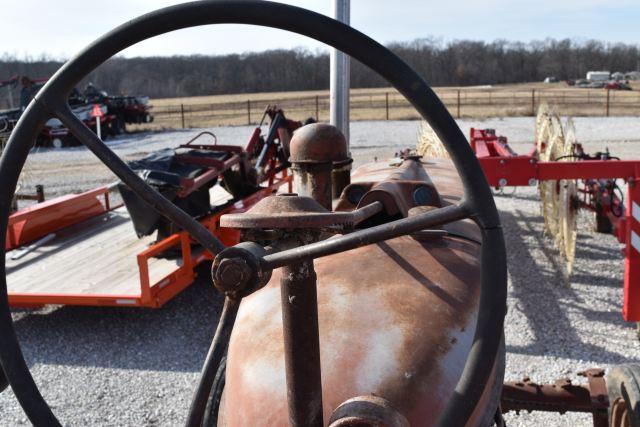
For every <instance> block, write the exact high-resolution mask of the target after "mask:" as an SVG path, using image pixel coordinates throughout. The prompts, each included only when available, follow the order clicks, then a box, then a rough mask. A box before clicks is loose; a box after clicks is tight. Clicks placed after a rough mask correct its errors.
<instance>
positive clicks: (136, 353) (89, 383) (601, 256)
mask: <svg viewBox="0 0 640 427" xmlns="http://www.w3.org/2000/svg"><path fill="white" fill-rule="evenodd" d="M460 126H461V127H462V129H463V131H464V132H465V133H467V132H468V128H469V127H470V126H476V127H493V128H496V129H497V130H498V132H499V133H500V134H504V135H507V136H508V137H509V138H510V141H512V145H513V147H514V148H515V149H516V151H519V152H523V153H524V152H527V151H528V149H529V147H530V142H529V141H530V140H531V139H532V135H533V119H531V118H513V119H495V120H486V121H482V122H478V121H467V120H463V121H460ZM576 128H577V135H578V138H579V139H580V141H581V142H583V143H584V144H585V146H586V148H587V149H588V150H589V151H596V150H601V149H603V148H604V147H605V146H608V147H609V148H610V149H611V151H612V152H613V153H614V154H616V155H619V156H621V157H623V158H631V157H634V154H636V153H637V152H638V150H637V148H635V145H636V144H634V143H635V142H638V141H637V140H636V139H633V138H634V137H635V135H640V132H638V131H640V120H638V119H636V118H633V119H632V118H610V119H605V118H601V119H597V118H590V119H581V118H579V119H577V120H576ZM195 133H196V131H183V132H171V133H167V134H138V135H134V136H131V137H129V138H126V139H122V140H115V141H112V142H111V143H110V144H111V145H112V147H113V148H114V150H115V151H116V152H117V153H118V154H119V155H121V156H123V157H124V158H126V159H130V158H136V157H140V156H142V155H144V154H145V153H146V152H150V151H153V150H156V149H158V148H161V147H169V146H173V145H175V144H176V143H178V142H182V141H185V140H187V139H188V138H189V137H190V136H192V135H195ZM216 133H217V134H218V137H219V139H220V141H221V143H224V144H228V143H230V142H231V141H244V140H245V139H246V137H247V135H249V129H248V128H247V127H236V128H222V129H216ZM417 134H418V123H417V122H409V121H407V122H356V123H353V125H352V151H353V155H354V157H355V159H356V163H357V164H359V163H363V162H365V161H371V160H373V158H374V157H375V156H378V157H379V158H384V157H386V156H387V155H392V154H393V151H394V150H397V149H400V148H404V147H406V146H413V145H415V142H414V141H416V138H417ZM635 157H640V156H637V154H636V155H635ZM61 171H64V174H63V173H61ZM26 178H27V179H25V185H26V186H28V185H31V184H35V183H37V182H43V183H44V184H45V190H46V191H49V193H48V194H56V193H63V192H66V191H69V190H70V189H73V190H81V189H88V188H92V187H93V186H95V185H96V184H97V183H106V182H110V181H112V180H113V177H112V176H110V175H109V173H107V171H105V170H103V169H101V168H99V167H97V166H96V162H95V160H93V159H92V157H91V154H90V153H88V152H86V150H84V149H82V148H73V149H65V150H61V151H50V150H40V151H38V152H37V153H34V154H33V155H32V158H31V159H30V160H29V168H28V173H27V175H26ZM43 178H46V179H47V181H42V179H43ZM496 202H497V204H498V208H499V209H500V212H501V216H502V220H503V224H504V228H505V236H506V243H507V251H508V257H509V259H508V262H509V312H508V317H507V322H506V345H507V352H508V354H507V371H506V378H507V379H510V380H517V379H520V378H521V377H523V376H524V375H528V376H530V377H531V378H532V379H533V380H535V381H540V382H542V381H553V380H554V379H556V378H559V377H567V376H568V377H573V378H575V375H576V373H577V372H579V371H580V370H583V369H586V368H590V367H603V368H608V367H610V366H612V365H615V364H618V363H637V362H638V361H639V358H640V345H639V343H638V340H637V338H636V334H635V327H634V325H631V324H626V323H624V322H623V321H622V318H621V315H620V304H621V301H622V277H623V257H622V255H621V253H620V245H619V244H618V243H617V241H616V240H615V238H613V237H612V236H607V235H599V234H595V233H593V232H592V231H591V228H592V224H591V221H592V218H590V217H589V216H587V215H586V214H585V215H583V216H582V217H581V218H580V226H579V230H580V232H579V235H578V243H577V255H576V263H575V266H574V273H573V276H572V278H571V284H570V285H567V284H566V283H565V281H564V279H563V268H564V267H563V265H562V263H560V262H559V261H558V259H559V257H558V255H557V252H556V251H555V249H554V248H553V244H552V243H551V241H550V240H549V239H547V238H545V237H544V236H543V233H542V226H543V223H542V219H541V217H540V215H539V202H538V197H537V192H536V190H535V189H533V188H521V189H518V190H517V191H516V192H513V193H512V191H511V190H507V191H506V192H505V193H504V194H498V195H496ZM201 277H206V273H205V272H203V274H202V275H201ZM204 282H205V280H201V281H198V283H197V284H196V285H194V286H192V287H190V288H189V289H188V290H186V291H185V292H184V293H183V294H181V295H180V296H178V297H177V298H175V299H174V300H172V301H171V302H170V303H168V304H167V305H166V306H165V307H164V308H163V309H162V310H156V311H154V310H145V309H126V308H87V307H84V308H83V307H49V308H47V309H44V310H40V311H16V313H15V314H14V317H15V326H16V330H17V333H18V335H19V337H20V339H21V342H22V345H23V350H24V352H25V356H26V358H27V361H28V362H29V365H30V367H31V369H32V372H33V374H34V377H35V378H36V381H37V382H38V384H39V386H40V387H41V390H42V392H43V394H44V396H45V398H46V399H47V400H48V401H49V403H50V404H51V405H52V407H53V410H54V412H55V413H56V414H57V415H58V416H59V417H60V418H61V419H62V420H63V423H64V424H65V425H74V426H76V425H77V426H88V425H131V426H134V425H135V426H139V425H180V424H181V423H182V422H183V421H184V417H185V414H186V410H187V407H188V403H189V398H190V396H191V393H192V389H193V387H194V385H195V381H196V379H197V377H198V371H199V369H200V367H201V364H202V362H203V360H204V356H205V353H206V349H207V347H208V344H209V341H210V339H211V337H212V334H213V328H214V325H215V322H216V319H217V317H218V315H219V311H220V307H221V297H220V295H216V294H214V292H213V291H212V290H211V288H210V287H209V286H207V285H206V283H204ZM507 421H508V424H509V426H510V427H511V426H537V425H543V423H544V425H546V426H564V425H570V424H571V425H574V426H583V425H584V426H587V425H590V416H585V415H564V416H560V415H556V414H540V413H535V414H521V415H519V416H516V415H515V414H508V415H507ZM20 424H28V421H27V419H26V417H25V416H24V415H23V413H22V411H21V409H20V408H19V406H18V405H17V403H16V401H15V398H14V396H13V394H12V393H11V392H10V391H7V392H5V393H3V394H2V395H0V425H2V426H13V425H20Z"/></svg>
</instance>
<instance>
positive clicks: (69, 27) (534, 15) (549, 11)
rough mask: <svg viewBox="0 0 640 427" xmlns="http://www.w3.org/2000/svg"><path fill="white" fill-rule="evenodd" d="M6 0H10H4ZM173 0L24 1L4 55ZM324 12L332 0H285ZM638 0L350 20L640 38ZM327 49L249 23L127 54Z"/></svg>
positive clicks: (48, 50)
mask: <svg viewBox="0 0 640 427" xmlns="http://www.w3.org/2000/svg"><path fill="white" fill-rule="evenodd" d="M5 1H7V0H5ZM178 3H180V2H179V1H171V0H108V1H90V0H89V1H87V0H21V1H19V2H10V3H9V4H5V5H4V6H3V7H2V12H1V13H0V16H1V17H2V23H1V24H0V40H1V41H2V43H1V44H0V53H8V54H10V55H15V56H18V57H25V56H30V57H39V56H42V55H46V56H47V57H50V58H55V59H66V58H69V57H70V56H72V55H73V54H75V53H77V52H78V51H79V50H81V49H82V48H83V47H84V46H86V45H87V44H89V43H90V42H91V41H92V40H94V39H96V38H97V37H99V36H101V35H102V34H104V33H106V32H108V31H109V30H111V29H112V28H114V27H116V26H117V25H120V24H122V23H124V22H126V21H127V20H129V19H131V18H133V17H136V16H138V15H141V14H144V13H146V12H150V11H152V10H155V9H158V8H161V7H164V6H169V5H173V4H178ZM284 3H289V4H292V5H296V6H301V7H306V8H308V9H311V10H314V11H316V12H319V13H323V14H326V15H330V14H331V4H332V0H285V1H284ZM638 22H640V1H638V0H615V1H613V0H535V1H530V0H526V1H525V0H394V1H390V0H351V25H352V26H353V27H355V28H356V29H358V30H360V31H362V32H364V33H365V34H367V35H369V36H371V37H373V38H374V39H376V40H377V41H379V42H382V43H388V42H393V41H410V40H414V39H417V38H428V37H433V38H436V39H440V40H443V41H445V42H446V41H450V40H459V39H472V40H483V41H492V40H495V39H506V40H514V41H515V40H517V41H524V42H527V41H531V40H544V39H545V38H548V37H551V38H556V39H560V38H567V37H569V38H575V39H578V40H587V39H597V40H602V41H605V42H626V43H634V44H639V43H640V31H638V30H637V28H638ZM293 47H304V48H308V49H311V50H318V49H325V47H324V46H323V45H321V44H320V43H318V42H316V41H314V40H311V39H307V38H305V37H302V36H298V35H295V34H291V33H287V32H283V31H280V30H274V29H266V28H259V27H251V26H238V25H215V26H207V27H199V28H192V29H187V30H180V31H177V32H174V33H170V34H166V35H163V36H158V37H155V38H153V39H149V40H146V41H144V42H141V43H139V44H137V45H135V46H132V47H130V48H129V49H127V50H126V51H124V52H123V53H122V55H124V56H127V57H132V56H155V55H161V56H164V55H180V54H185V55H190V54H205V55H208V54H213V55H215V54H227V53H242V52H248V51H263V50H267V49H275V48H293Z"/></svg>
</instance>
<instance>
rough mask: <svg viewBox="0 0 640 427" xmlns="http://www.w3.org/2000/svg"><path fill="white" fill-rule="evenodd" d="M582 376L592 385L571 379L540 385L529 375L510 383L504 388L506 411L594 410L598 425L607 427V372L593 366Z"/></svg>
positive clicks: (594, 418)
mask: <svg viewBox="0 0 640 427" xmlns="http://www.w3.org/2000/svg"><path fill="white" fill-rule="evenodd" d="M579 375H582V376H585V377H587V379H588V385H576V384H572V382H571V380H570V379H568V378H563V379H559V380H557V381H556V382H555V383H554V384H536V383H534V382H532V381H531V380H530V379H529V378H523V380H522V381H517V382H507V383H505V384H504V387H503V389H502V398H501V408H502V411H503V412H509V411H523V410H524V411H547V412H559V413H561V414H564V413H565V412H590V413H592V414H593V425H594V426H595V427H606V426H607V425H608V417H607V411H608V409H609V399H608V397H607V386H606V383H605V380H604V371H603V370H602V369H590V370H588V371H585V372H581V373H580V374H579Z"/></svg>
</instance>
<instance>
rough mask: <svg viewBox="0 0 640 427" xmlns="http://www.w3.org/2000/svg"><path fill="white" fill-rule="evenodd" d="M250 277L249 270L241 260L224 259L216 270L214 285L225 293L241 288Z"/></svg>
mask: <svg viewBox="0 0 640 427" xmlns="http://www.w3.org/2000/svg"><path fill="white" fill-rule="evenodd" d="M250 275H251V269H250V268H249V266H248V265H247V263H246V261H245V260H243V259H242V258H225V259H223V260H222V261H220V265H218V268H217V269H216V274H215V278H214V280H215V281H216V285H218V286H219V287H220V288H222V289H224V290H226V291H234V290H237V289H238V288H240V287H242V285H244V283H245V282H246V280H247V279H248V278H249V276H250Z"/></svg>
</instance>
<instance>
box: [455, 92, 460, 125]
mask: <svg viewBox="0 0 640 427" xmlns="http://www.w3.org/2000/svg"><path fill="white" fill-rule="evenodd" d="M456 116H458V118H460V89H458V113H457V114H456Z"/></svg>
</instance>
